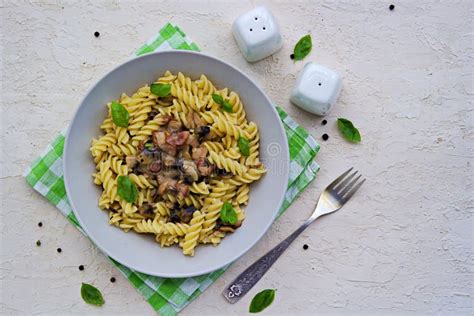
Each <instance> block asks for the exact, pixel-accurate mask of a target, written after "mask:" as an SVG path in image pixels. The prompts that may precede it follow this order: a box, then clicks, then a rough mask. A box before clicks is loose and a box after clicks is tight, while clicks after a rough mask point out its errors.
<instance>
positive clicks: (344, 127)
mask: <svg viewBox="0 0 474 316" xmlns="http://www.w3.org/2000/svg"><path fill="white" fill-rule="evenodd" d="M337 127H339V131H341V133H342V135H343V136H344V137H345V138H346V139H347V140H348V141H350V142H353V143H359V142H360V141H361V137H360V133H359V130H358V129H357V128H356V127H355V126H354V124H352V122H351V121H349V120H347V119H345V118H338V119H337Z"/></svg>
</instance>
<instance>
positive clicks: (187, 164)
mask: <svg viewBox="0 0 474 316" xmlns="http://www.w3.org/2000/svg"><path fill="white" fill-rule="evenodd" d="M180 168H181V172H183V174H184V175H185V176H188V177H190V178H191V179H192V180H193V181H197V180H198V179H199V173H198V169H197V167H196V164H195V163H194V162H193V161H192V160H184V159H183V160H182V162H181V165H180Z"/></svg>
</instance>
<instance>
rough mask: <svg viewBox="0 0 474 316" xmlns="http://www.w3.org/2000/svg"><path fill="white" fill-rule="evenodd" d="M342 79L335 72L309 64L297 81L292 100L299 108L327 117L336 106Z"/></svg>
mask: <svg viewBox="0 0 474 316" xmlns="http://www.w3.org/2000/svg"><path fill="white" fill-rule="evenodd" d="M341 88H342V79H341V77H340V76H339V75H338V74H337V73H336V72H335V71H333V70H331V69H329V68H327V67H324V66H322V65H319V64H315V63H311V62H310V63H307V64H306V65H305V66H304V68H303V70H302V71H301V72H300V74H299V75H298V78H297V79H296V83H295V86H294V88H293V91H292V93H291V97H290V100H291V102H293V103H294V104H295V105H297V106H298V107H300V108H302V109H303V110H306V111H308V112H311V113H313V114H316V115H321V116H323V115H326V114H328V113H329V111H330V110H331V109H332V107H333V106H334V105H335V104H336V101H337V98H338V97H339V94H340V92H341Z"/></svg>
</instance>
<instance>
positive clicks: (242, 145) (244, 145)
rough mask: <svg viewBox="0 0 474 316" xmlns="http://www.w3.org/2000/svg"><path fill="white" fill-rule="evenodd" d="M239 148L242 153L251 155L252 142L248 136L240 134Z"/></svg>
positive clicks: (246, 155)
mask: <svg viewBox="0 0 474 316" xmlns="http://www.w3.org/2000/svg"><path fill="white" fill-rule="evenodd" d="M237 143H238V145H239V150H240V153H241V154H242V155H244V156H245V157H248V156H249V155H250V144H249V141H248V139H247V138H245V137H242V136H240V137H239V140H238V142H237Z"/></svg>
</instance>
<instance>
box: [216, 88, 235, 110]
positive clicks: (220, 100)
mask: <svg viewBox="0 0 474 316" xmlns="http://www.w3.org/2000/svg"><path fill="white" fill-rule="evenodd" d="M212 100H214V102H216V103H217V104H219V105H220V106H221V109H222V110H223V111H226V112H229V113H232V112H234V111H233V109H232V104H230V103H229V102H228V101H225V100H224V98H223V97H222V96H220V95H218V94H215V93H213V94H212Z"/></svg>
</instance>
